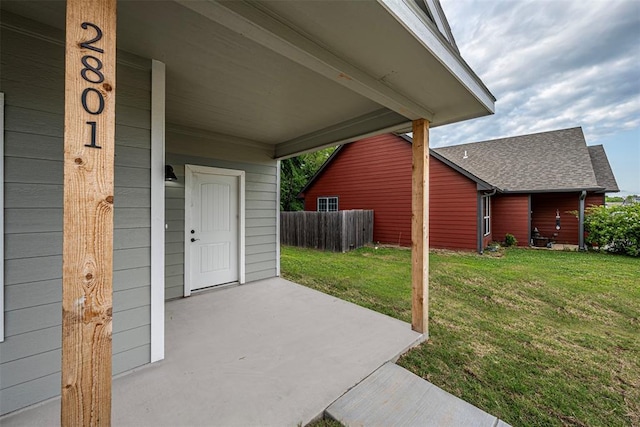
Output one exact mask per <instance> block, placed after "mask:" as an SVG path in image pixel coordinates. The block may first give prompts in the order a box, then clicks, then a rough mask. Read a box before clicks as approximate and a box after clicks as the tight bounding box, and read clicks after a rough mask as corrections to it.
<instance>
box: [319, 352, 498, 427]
mask: <svg viewBox="0 0 640 427" xmlns="http://www.w3.org/2000/svg"><path fill="white" fill-rule="evenodd" d="M326 413H327V415H329V416H330V417H331V418H333V419H335V420H338V421H340V422H341V423H342V424H344V425H346V426H369V427H372V426H381V427H384V426H405V427H410V426H416V427H428V426H434V427H448V426H450V427H458V426H465V427H508V424H506V423H504V422H503V421H501V420H499V419H498V418H496V417H494V416H493V415H489V414H487V413H486V412H484V411H482V410H480V409H478V408H476V407H475V406H473V405H471V404H469V403H467V402H465V401H464V400H461V399H458V398H457V397H455V396H453V395H452V394H449V393H447V392H446V391H444V390H442V389H440V388H438V387H436V386H434V385H433V384H431V383H430V382H428V381H425V380H424V379H422V378H420V377H418V376H417V375H414V374H413V373H411V372H409V371H407V370H406V369H404V368H401V367H400V366H398V365H395V364H393V363H386V364H385V365H384V366H382V367H381V368H379V369H378V370H377V371H375V372H374V373H373V374H371V376H369V377H368V378H367V379H365V380H364V381H363V382H361V383H360V384H358V385H357V386H356V387H354V388H353V389H351V390H349V392H347V393H346V394H345V395H344V396H342V397H340V398H339V399H338V400H336V401H335V402H334V403H333V404H331V406H329V408H327V411H326Z"/></svg>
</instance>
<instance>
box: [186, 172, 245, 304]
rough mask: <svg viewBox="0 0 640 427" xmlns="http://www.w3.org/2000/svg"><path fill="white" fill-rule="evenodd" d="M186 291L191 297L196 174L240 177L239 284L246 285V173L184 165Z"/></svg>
mask: <svg viewBox="0 0 640 427" xmlns="http://www.w3.org/2000/svg"><path fill="white" fill-rule="evenodd" d="M184 172H185V173H184V175H185V177H184V187H185V191H184V218H185V221H184V244H185V246H184V290H183V296H185V297H188V296H191V271H190V270H191V269H190V268H189V267H188V266H190V265H191V255H190V252H191V251H189V250H188V246H187V242H188V241H189V239H190V238H191V234H190V232H189V230H191V229H192V228H193V227H192V225H191V215H190V214H189V212H190V210H191V205H192V203H193V201H192V200H191V198H192V195H191V191H190V188H191V183H192V182H193V174H194V173H204V174H212V175H224V176H235V177H238V213H239V215H240V218H238V228H239V230H238V276H239V278H238V282H239V283H240V284H241V285H242V284H243V283H245V253H246V250H245V171H243V170H236V169H221V168H214V167H210V166H196V165H184Z"/></svg>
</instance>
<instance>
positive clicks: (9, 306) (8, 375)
mask: <svg viewBox="0 0 640 427" xmlns="http://www.w3.org/2000/svg"><path fill="white" fill-rule="evenodd" d="M2 19H3V21H7V20H9V21H11V22H14V21H12V20H16V19H17V21H15V22H18V23H20V24H21V25H22V24H24V23H25V22H27V21H24V20H22V19H19V18H15V16H11V14H8V13H4V12H3V16H2ZM15 22H14V25H15ZM27 24H28V23H27ZM29 31H37V32H38V33H41V34H43V37H33V36H29V35H27V34H29ZM0 38H1V43H2V45H1V48H0V55H1V64H0V67H1V70H2V73H1V74H0V78H1V79H0V91H2V92H4V93H5V158H4V162H5V177H4V186H5V187H4V191H5V212H4V213H5V215H4V221H5V235H4V239H5V254H4V258H5V287H4V292H5V313H4V316H5V341H4V342H2V343H0V379H1V380H0V414H5V413H8V412H12V411H15V410H17V409H20V408H23V407H25V406H28V405H31V404H34V403H37V402H39V401H42V400H45V399H48V398H51V397H54V396H56V395H59V393H60V384H61V380H60V365H61V360H60V357H61V350H60V348H61V341H62V330H61V318H62V315H61V313H62V308H61V301H62V226H63V217H62V215H63V212H62V206H63V129H64V46H63V43H62V42H61V40H63V33H62V32H61V31H57V30H54V29H50V28H46V27H43V26H42V25H41V24H33V26H32V27H30V28H28V31H26V32H16V31H13V30H11V29H8V28H7V27H5V26H3V27H2V33H1V37H0ZM150 67H151V61H149V60H145V59H140V58H137V57H133V56H131V55H128V54H125V53H120V52H119V53H118V65H117V79H118V81H117V83H118V85H117V95H116V100H117V102H116V104H117V105H116V148H115V151H116V160H115V164H116V167H115V187H116V188H115V203H114V204H115V217H114V226H115V231H114V279H113V287H114V293H113V308H114V322H113V328H114V329H113V354H114V356H113V374H114V375H116V374H119V373H122V372H124V371H127V370H130V369H133V368H135V367H137V366H140V365H143V364H145V363H148V362H149V361H150V283H151V272H150V265H151V259H150V258H151V255H150V253H151V252H150V239H151V238H150V218H151V212H150V209H151V208H150V206H151V195H150V183H151V179H150V158H151V141H150V139H151V133H150V117H151V113H150V108H151V107H150V105H151V101H150V98H151V97H150V87H151V81H150V79H151V74H150Z"/></svg>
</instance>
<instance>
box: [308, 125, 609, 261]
mask: <svg viewBox="0 0 640 427" xmlns="http://www.w3.org/2000/svg"><path fill="white" fill-rule="evenodd" d="M540 135H543V136H544V141H543V142H542V143H544V142H545V141H549V140H551V141H552V142H553V143H554V144H556V142H557V141H560V142H561V144H556V145H554V147H556V149H557V147H562V146H563V145H564V142H565V141H566V140H567V138H568V140H569V141H570V144H572V145H571V147H572V148H571V149H570V150H569V154H575V152H577V153H578V155H579V156H580V155H582V160H583V162H582V167H583V169H585V170H586V172H587V173H586V175H585V176H587V178H585V180H586V181H585V182H591V185H592V186H595V185H596V184H595V179H593V176H594V174H595V175H599V176H603V175H602V174H603V173H604V178H602V179H603V180H605V181H607V183H606V184H604V185H598V186H596V187H595V188H598V187H599V189H598V190H595V191H594V190H593V189H592V190H589V191H588V192H587V196H586V200H585V206H586V207H588V206H590V205H602V204H604V187H605V186H606V187H609V188H610V190H607V191H617V185H616V183H615V178H613V173H612V172H611V169H610V166H609V164H608V161H607V160H606V155H605V154H604V150H603V149H602V148H601V147H600V146H596V147H589V148H590V149H591V148H595V149H596V150H594V152H593V153H590V152H588V151H587V147H586V142H584V137H583V136H582V131H581V130H580V129H579V128H574V129H568V130H561V131H553V132H547V133H543V134H540ZM557 135H559V136H557ZM537 136H538V134H534V135H527V136H525V137H526V138H528V139H524V140H522V141H520V139H522V138H525V137H512V138H509V139H508V141H506V142H508V143H509V144H510V146H509V147H507V148H508V149H511V148H512V147H511V145H516V146H517V145H518V144H520V145H521V148H520V149H519V150H520V151H516V154H517V153H519V152H523V150H524V151H526V150H528V149H529V148H530V147H531V145H532V144H533V143H535V142H536V138H537ZM550 136H551V138H550ZM554 137H556V141H555V142H554ZM492 142H494V141H487V142H485V143H475V144H465V145H461V146H455V147H447V148H446V149H436V150H430V152H431V157H430V159H429V216H430V218H429V245H430V246H431V247H432V248H446V249H456V250H472V251H475V250H477V251H478V252H482V250H483V249H484V248H486V247H487V246H488V245H489V244H490V243H491V242H492V241H494V240H496V241H503V240H504V238H505V235H506V234H507V233H510V234H513V235H514V236H515V238H516V239H517V240H518V245H519V246H528V245H529V244H530V241H531V237H532V230H533V229H534V227H537V228H538V231H539V232H540V234H541V235H542V236H544V237H548V238H550V240H551V241H555V242H557V243H569V244H579V231H578V230H579V223H578V219H577V217H576V215H575V214H574V212H576V211H578V209H579V207H580V204H579V203H580V202H579V197H580V194H581V191H576V190H573V191H558V190H557V189H554V190H551V191H547V192H545V191H539V190H536V191H526V190H518V189H516V188H514V187H512V186H510V187H509V188H510V189H509V190H507V188H502V189H501V188H499V187H497V186H495V185H494V184H490V183H489V182H490V181H491V179H492V178H493V177H492V176H491V174H490V173H488V174H486V177H485V176H481V177H479V176H478V175H480V174H481V172H483V171H487V170H489V171H493V170H495V169H498V166H502V165H503V164H504V163H505V162H507V161H509V160H510V159H519V158H520V157H522V156H518V155H513V150H512V153H511V154H509V155H508V157H507V158H503V159H499V162H498V164H497V165H496V166H491V165H489V166H486V165H483V162H480V163H478V162H476V163H475V164H469V167H470V170H469V169H466V168H464V167H463V166H461V165H463V164H465V163H464V162H465V161H469V159H471V160H476V159H484V158H480V157H479V156H478V154H482V150H478V149H477V148H478V147H475V146H476V145H477V146H482V145H483V144H485V146H484V147H482V149H484V150H485V151H489V152H490V151H491V150H490V149H488V148H489V145H488V144H489V143H492ZM496 142H505V141H504V140H496ZM582 148H584V153H582V154H581V152H580V150H581V149H582ZM456 150H457V151H456ZM452 151H455V152H453V153H452ZM502 151H504V150H502V149H500V150H498V151H497V152H498V155H500V154H499V153H501V152H502ZM548 151H551V150H548ZM556 151H557V150H556ZM589 151H591V150H589ZM444 154H447V155H446V156H445V155H444ZM491 154H492V157H495V156H496V151H493V152H492V153H491ZM590 155H592V158H591V160H589V156H590ZM585 156H586V160H585V159H584V157H585ZM594 159H595V160H594ZM411 160H412V153H411V140H410V139H409V138H406V137H403V136H398V135H394V134H386V135H380V136H376V137H372V138H367V139H363V140H360V141H357V142H354V143H351V144H347V145H343V146H342V147H340V149H339V150H337V151H336V152H335V153H334V155H333V156H332V157H331V158H330V159H329V160H328V161H327V163H325V165H324V166H323V167H322V169H321V170H320V171H319V172H318V173H317V174H316V176H315V177H313V178H312V179H311V181H310V182H309V183H308V184H307V186H306V187H305V189H304V190H303V192H302V193H301V194H300V197H304V199H305V210H307V211H315V210H317V209H318V205H317V203H318V198H319V197H337V198H338V209H339V210H350V209H371V210H373V211H374V232H373V233H374V234H373V239H374V241H377V242H380V243H387V244H396V245H402V246H410V245H411ZM572 161H574V159H572ZM532 162H533V160H531V159H528V161H527V163H526V164H523V165H516V166H519V169H520V170H526V171H530V170H532V169H531V167H530V166H531V164H532ZM545 164H546V163H544V162H541V165H542V166H544V165H545ZM592 164H593V166H592ZM596 164H597V165H598V166H597V167H596ZM478 165H480V166H478ZM534 166H535V164H534ZM509 167H510V168H511V166H509ZM474 168H475V169H474ZM527 168H528V169H527ZM591 168H592V169H591ZM547 169H548V168H546V167H544V169H543V170H544V174H541V175H540V176H542V177H543V178H544V177H546V176H549V174H548V172H547ZM587 169H591V171H590V175H589V170H587ZM533 170H534V171H535V169H533ZM474 173H477V174H478V175H476V174H474ZM510 173H511V172H509V174H510ZM527 174H529V172H526V173H524V176H525V179H530V180H534V181H535V182H534V184H536V185H537V184H539V178H537V177H535V176H533V175H534V174H532V178H528V175H527ZM508 176H511V175H508ZM520 178H521V179H522V175H521V176H520ZM496 179H504V176H497V178H496ZM569 179H573V178H572V176H570V177H569ZM589 180H591V181H589ZM528 185H533V184H528ZM503 187H507V185H503ZM586 190H587V189H585V191H586ZM485 195H491V197H489V203H490V217H489V220H488V221H489V230H488V231H489V232H488V233H485V225H484V224H485V221H484V214H485V212H486V211H485V210H484V209H483V207H484V206H483V203H484V201H485V200H487V198H485V197H483V196H485ZM556 211H558V212H559V213H560V224H561V226H560V230H559V231H557V230H556V228H555V227H556Z"/></svg>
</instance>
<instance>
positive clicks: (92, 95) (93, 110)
mask: <svg viewBox="0 0 640 427" xmlns="http://www.w3.org/2000/svg"><path fill="white" fill-rule="evenodd" d="M81 27H82V28H83V29H84V30H87V31H91V32H92V33H93V34H92V35H93V36H94V37H93V38H92V39H90V40H87V41H85V42H82V43H80V47H82V48H84V49H88V50H91V51H92V52H95V53H92V54H87V55H84V56H83V57H82V59H81V60H80V61H81V62H82V66H83V68H82V70H81V71H80V76H81V77H82V79H83V80H84V81H85V82H87V83H88V84H93V85H98V84H100V83H103V82H104V74H102V72H101V71H100V70H102V60H101V59H100V57H102V55H103V54H104V50H103V49H101V48H99V47H96V46H94V43H96V42H97V41H99V40H100V39H101V38H102V30H101V29H100V27H98V26H97V25H95V24H92V23H91V22H83V23H82V24H81ZM103 88H104V89H105V90H106V91H110V90H111V86H110V85H109V84H104V85H103ZM80 100H81V102H82V108H84V111H86V112H87V113H89V114H91V115H94V116H98V115H100V114H102V111H103V110H104V95H102V92H101V91H100V90H99V89H96V87H95V86H89V87H86V88H85V89H84V90H83V91H82V95H81V96H80ZM86 124H87V125H88V126H89V127H90V130H91V137H90V141H89V143H88V144H85V145H84V146H85V147H91V148H102V147H100V146H99V145H97V144H96V132H97V126H98V124H97V122H96V121H88V122H86Z"/></svg>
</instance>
